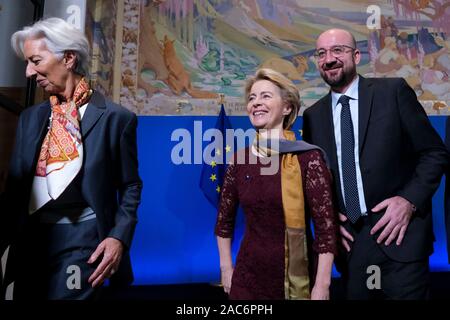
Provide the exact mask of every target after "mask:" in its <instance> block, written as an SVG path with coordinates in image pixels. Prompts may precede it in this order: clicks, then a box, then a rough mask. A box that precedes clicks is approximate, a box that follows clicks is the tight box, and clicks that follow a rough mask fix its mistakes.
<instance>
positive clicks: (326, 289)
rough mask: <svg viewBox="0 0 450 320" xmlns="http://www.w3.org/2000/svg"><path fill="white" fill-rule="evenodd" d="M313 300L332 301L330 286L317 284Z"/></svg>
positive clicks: (314, 288)
mask: <svg viewBox="0 0 450 320" xmlns="http://www.w3.org/2000/svg"><path fill="white" fill-rule="evenodd" d="M311 300H330V286H329V285H323V284H318V283H316V284H315V285H314V287H313V289H312V292H311Z"/></svg>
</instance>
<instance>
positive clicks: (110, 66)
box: [85, 0, 118, 98]
mask: <svg viewBox="0 0 450 320" xmlns="http://www.w3.org/2000/svg"><path fill="white" fill-rule="evenodd" d="M87 4H88V6H87V12H86V28H85V29H86V34H87V37H88V40H89V42H90V43H91V47H92V61H91V84H92V85H93V87H94V88H95V89H96V90H99V91H100V92H102V93H103V94H104V95H105V96H108V97H111V98H113V90H114V82H113V78H114V70H115V68H114V57H115V43H116V18H117V10H118V8H117V0H96V1H88V2H87Z"/></svg>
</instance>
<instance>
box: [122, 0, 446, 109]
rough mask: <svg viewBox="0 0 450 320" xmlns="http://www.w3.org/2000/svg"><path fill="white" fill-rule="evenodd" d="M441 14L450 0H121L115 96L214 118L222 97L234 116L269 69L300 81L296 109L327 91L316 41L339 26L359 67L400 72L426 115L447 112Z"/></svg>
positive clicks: (131, 103)
mask: <svg viewBox="0 0 450 320" xmlns="http://www.w3.org/2000/svg"><path fill="white" fill-rule="evenodd" d="M369 6H372V7H371V8H369ZM374 6H375V9H373V8H374ZM377 8H378V9H379V12H380V14H379V15H378V16H377V15H376V14H375V15H374V12H375V13H376V11H371V10H376V9H377ZM368 9H370V10H368ZM376 17H378V18H379V19H378V20H377V19H375V18H376ZM372 20H373V21H375V23H376V25H375V27H376V28H375V29H374V28H373V23H372V22H373V21H372ZM371 21H372V22H371ZM449 21H450V1H448V0H372V1H358V0H335V1H328V0H314V1H305V0H276V1H275V0H154V1H150V0H147V1H146V0H125V7H124V11H123V25H124V29H123V37H122V41H123V46H122V63H121V68H122V79H121V85H120V103H121V104H123V105H125V106H126V107H128V108H129V109H130V110H133V111H134V112H136V113H138V114H141V115H213V114H217V112H218V110H219V108H218V103H217V101H218V98H219V95H220V94H223V95H225V107H226V111H227V113H228V114H229V115H242V114H245V107H244V103H243V102H244V99H243V97H242V95H243V87H244V83H245V80H246V78H247V77H248V76H249V75H252V74H253V73H254V72H255V70H256V69H257V68H259V67H270V68H273V69H276V70H278V71H280V72H282V73H283V74H285V75H286V76H287V77H289V78H290V79H292V81H293V82H294V83H295V84H296V85H297V86H298V88H299V90H300V94H301V98H302V108H301V110H300V112H303V110H304V109H305V108H307V107H309V106H310V105H312V104H313V103H314V102H315V101H317V100H318V99H319V98H321V97H322V96H323V95H325V94H326V93H327V92H328V87H327V86H326V85H325V83H324V82H323V81H322V80H321V78H320V75H319V72H318V71H317V68H316V63H315V60H314V57H313V52H314V42H315V39H316V38H317V36H318V35H319V34H320V33H321V32H322V31H324V30H326V29H328V28H330V27H340V28H345V29H348V30H350V31H351V32H352V33H353V34H354V35H355V37H356V40H357V44H358V48H359V49H360V50H361V52H362V61H361V63H360V65H359V69H358V70H359V72H360V74H362V75H364V76H367V77H374V76H376V77H404V78H405V79H406V80H407V82H408V83H409V84H410V85H411V87H413V88H414V90H415V92H416V94H417V96H418V97H419V99H420V100H421V102H422V104H423V106H424V108H425V110H426V111H427V113H428V114H448V110H447V109H448V105H449V101H450V81H449V75H450V22H449ZM371 23H372V24H371Z"/></svg>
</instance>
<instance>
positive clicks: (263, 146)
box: [252, 130, 310, 300]
mask: <svg viewBox="0 0 450 320" xmlns="http://www.w3.org/2000/svg"><path fill="white" fill-rule="evenodd" d="M283 134H284V136H285V138H286V139H287V140H289V141H295V140H296V139H295V134H294V132H292V131H288V130H284V131H283ZM261 142H262V138H261V136H260V135H259V134H257V135H256V138H255V140H254V141H253V145H252V149H253V150H256V152H257V153H258V154H259V155H261V156H263V157H270V156H272V155H278V154H281V163H280V167H281V194H282V203H283V211H284V217H285V222H286V232H285V235H286V236H285V283H284V288H285V290H284V292H285V298H286V299H287V300H299V299H310V285H309V273H308V252H307V242H306V222H305V200H304V194H303V183H302V172H301V169H300V163H299V161H298V157H297V154H296V153H293V152H283V149H282V147H281V148H280V147H278V150H277V148H273V147H271V145H270V143H267V142H263V143H261ZM272 142H273V140H272Z"/></svg>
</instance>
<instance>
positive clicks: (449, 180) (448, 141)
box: [444, 116, 450, 263]
mask: <svg viewBox="0 0 450 320" xmlns="http://www.w3.org/2000/svg"><path fill="white" fill-rule="evenodd" d="M445 145H446V146H447V150H448V151H450V117H449V116H447V120H446V121H445ZM444 199H445V200H444V209H445V229H446V231H447V256H448V262H449V263H450V166H449V167H448V168H447V172H446V174H445V196H444Z"/></svg>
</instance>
